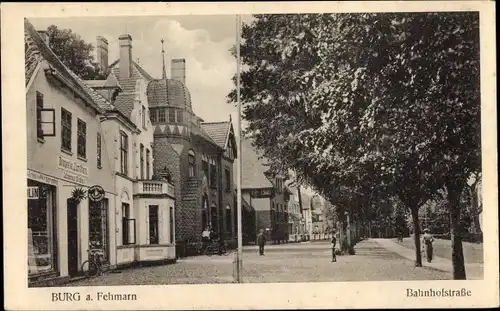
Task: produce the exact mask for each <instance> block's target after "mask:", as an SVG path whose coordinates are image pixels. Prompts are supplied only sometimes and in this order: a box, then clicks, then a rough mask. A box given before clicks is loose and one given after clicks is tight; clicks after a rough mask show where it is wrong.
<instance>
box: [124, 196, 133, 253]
mask: <svg viewBox="0 0 500 311" xmlns="http://www.w3.org/2000/svg"><path fill="white" fill-rule="evenodd" d="M129 244H135V219H133V218H130V205H128V204H127V203H122V245H129Z"/></svg>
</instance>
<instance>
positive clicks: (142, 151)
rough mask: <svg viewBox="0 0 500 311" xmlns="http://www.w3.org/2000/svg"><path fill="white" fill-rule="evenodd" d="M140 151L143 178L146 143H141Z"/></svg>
mask: <svg viewBox="0 0 500 311" xmlns="http://www.w3.org/2000/svg"><path fill="white" fill-rule="evenodd" d="M139 152H140V153H141V155H140V157H141V179H144V145H143V144H141V146H140V148H139Z"/></svg>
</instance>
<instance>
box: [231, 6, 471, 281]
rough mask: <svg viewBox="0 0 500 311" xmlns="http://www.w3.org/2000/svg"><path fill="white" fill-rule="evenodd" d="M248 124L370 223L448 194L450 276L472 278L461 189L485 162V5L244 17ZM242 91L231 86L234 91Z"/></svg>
mask: <svg viewBox="0 0 500 311" xmlns="http://www.w3.org/2000/svg"><path fill="white" fill-rule="evenodd" d="M242 39H243V41H242V45H241V61H242V63H243V66H244V68H245V70H244V71H243V72H242V74H241V101H242V104H243V105H244V116H243V118H244V119H245V120H246V121H248V127H247V128H246V133H245V134H246V135H248V136H251V137H252V139H253V141H254V146H255V147H256V148H258V149H259V150H260V151H261V152H262V153H263V155H264V156H265V157H266V158H267V159H268V160H270V162H271V163H272V165H271V167H272V169H274V170H276V171H287V170H289V169H292V170H293V171H294V172H295V173H296V175H297V178H298V179H299V181H300V182H301V183H305V184H308V185H310V186H312V187H314V188H315V189H316V190H317V191H319V192H320V193H321V194H322V195H323V196H324V197H325V198H327V199H328V200H329V201H330V202H331V203H332V204H333V205H334V206H335V209H336V212H337V214H338V215H344V214H345V212H346V211H347V212H348V214H349V215H350V216H351V219H353V220H354V221H356V222H357V223H360V224H361V226H362V227H365V225H366V223H367V222H368V221H369V220H370V219H377V218H378V217H379V216H380V211H379V209H378V207H379V205H380V203H381V202H384V201H390V200H394V199H397V200H399V201H400V202H401V204H402V205H403V206H404V207H405V208H406V210H407V211H408V212H409V213H410V214H411V216H412V220H413V227H414V232H415V235H414V237H415V244H416V248H415V257H416V258H415V260H416V265H417V266H421V264H422V262H421V261H422V259H421V254H420V251H419V250H420V245H419V244H420V239H419V233H420V228H419V217H418V211H419V208H420V207H421V206H422V205H423V204H424V203H426V202H427V201H429V200H430V199H432V198H434V197H435V196H436V195H438V194H442V195H444V198H445V199H446V201H447V209H448V214H449V218H450V234H451V245H452V254H453V255H452V262H453V276H454V278H455V279H465V278H466V273H465V267H464V258H463V250H462V237H461V230H460V204H459V198H460V195H461V193H462V192H463V190H464V188H465V187H467V181H468V180H469V178H470V176H471V175H472V174H477V173H478V172H479V171H480V168H481V162H480V160H481V157H480V155H481V152H480V150H481V146H480V85H479V82H480V80H479V79H480V77H479V15H478V14H477V13H469V12H449V13H383V14H284V15H256V16H255V20H254V21H253V22H252V23H251V24H249V25H244V26H243V31H242ZM228 97H229V100H230V101H231V102H235V101H236V91H235V90H233V91H232V92H231V93H230V94H229V96H228Z"/></svg>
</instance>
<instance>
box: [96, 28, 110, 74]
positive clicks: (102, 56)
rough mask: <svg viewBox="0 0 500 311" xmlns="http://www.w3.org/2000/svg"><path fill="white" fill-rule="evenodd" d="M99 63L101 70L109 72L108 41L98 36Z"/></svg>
mask: <svg viewBox="0 0 500 311" xmlns="http://www.w3.org/2000/svg"><path fill="white" fill-rule="evenodd" d="M97 63H98V64H99V67H101V70H102V71H104V72H107V70H108V40H106V38H104V37H101V36H97Z"/></svg>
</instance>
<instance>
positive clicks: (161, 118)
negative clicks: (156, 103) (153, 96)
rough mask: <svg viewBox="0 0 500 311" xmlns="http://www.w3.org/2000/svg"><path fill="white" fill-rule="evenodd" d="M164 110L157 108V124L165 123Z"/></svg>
mask: <svg viewBox="0 0 500 311" xmlns="http://www.w3.org/2000/svg"><path fill="white" fill-rule="evenodd" d="M165 111H166V110H165V108H158V122H159V123H165V120H166V118H165Z"/></svg>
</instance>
